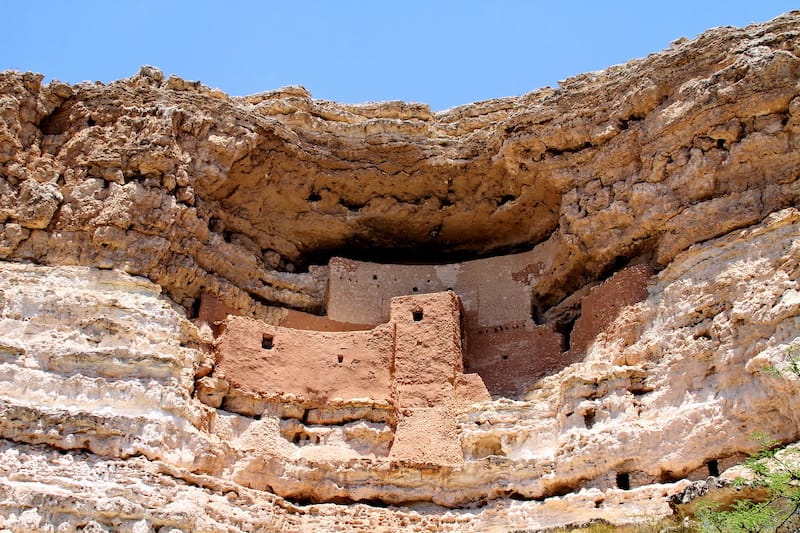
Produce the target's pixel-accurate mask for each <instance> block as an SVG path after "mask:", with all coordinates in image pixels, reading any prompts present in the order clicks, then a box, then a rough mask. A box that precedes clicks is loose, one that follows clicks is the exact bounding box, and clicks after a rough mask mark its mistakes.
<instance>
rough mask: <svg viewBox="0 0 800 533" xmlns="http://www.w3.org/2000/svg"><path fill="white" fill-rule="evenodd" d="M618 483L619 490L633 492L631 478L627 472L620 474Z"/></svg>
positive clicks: (618, 474) (617, 479)
mask: <svg viewBox="0 0 800 533" xmlns="http://www.w3.org/2000/svg"><path fill="white" fill-rule="evenodd" d="M616 481H617V488H618V489H622V490H631V476H630V474H628V473H627V472H618V473H617V478H616Z"/></svg>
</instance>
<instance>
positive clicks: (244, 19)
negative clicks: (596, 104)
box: [0, 0, 800, 110]
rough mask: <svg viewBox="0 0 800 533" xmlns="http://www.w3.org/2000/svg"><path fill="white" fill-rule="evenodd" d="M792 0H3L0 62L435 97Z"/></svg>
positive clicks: (376, 96) (638, 47)
mask: <svg viewBox="0 0 800 533" xmlns="http://www.w3.org/2000/svg"><path fill="white" fill-rule="evenodd" d="M793 8H795V9H796V8H800V6H798V5H797V3H796V2H788V1H780V0H774V1H773V0H750V1H739V0H728V1H716V0H693V1H684V0H674V1H666V2H649V1H647V0H638V1H636V2H629V1H617V2H612V1H606V2H602V1H600V0H596V1H581V0H573V1H569V2H559V1H554V0H549V1H542V2H540V1H533V0H531V1H522V0H519V1H502V0H494V1H482V2H479V1H461V2H458V1H451V0H444V1H438V2H437V1H435V0H428V1H417V0H405V1H402V2H400V1H397V2H389V1H381V0H372V1H363V2H356V1H348V0H341V1H333V0H331V1H308V2H303V1H292V0H283V1H281V2H270V1H261V2H257V1H250V2H245V1H239V0H228V1H226V2H220V1H216V2H213V1H204V0H197V1H194V2H177V1H175V2H169V1H167V0H138V1H130V2H122V1H114V0H108V1H104V2H101V1H97V0H95V1H88V0H86V1H81V0H73V1H66V0H62V1H45V0H42V1H38V2H35V1H31V0H17V1H15V2H12V1H6V2H4V3H3V4H2V11H3V18H4V24H3V31H2V32H0V70H3V69H8V68H13V69H17V70H33V71H36V72H41V73H42V74H44V75H45V76H46V78H47V79H48V80H49V79H59V80H62V81H66V82H70V83H77V82H80V81H83V80H91V81H94V80H100V81H104V82H108V81H112V80H115V79H120V78H125V77H129V76H131V75H133V74H135V73H136V72H137V71H138V69H139V66H140V65H143V64H151V65H155V66H157V67H159V68H161V69H162V70H163V71H164V73H165V74H167V75H169V74H172V73H174V74H177V75H179V76H181V77H183V78H186V79H191V80H200V81H202V82H203V83H205V84H206V85H209V86H211V87H217V88H220V89H222V90H223V91H225V92H227V93H228V94H231V95H245V94H252V93H256V92H260V91H265V90H270V89H275V88H278V87H282V86H285V85H303V86H305V87H306V88H307V89H308V90H309V91H311V93H312V95H313V96H314V97H316V98H323V99H329V100H338V101H341V102H353V103H355V102H364V101H379V100H406V101H415V102H425V103H428V104H430V106H431V108H432V109H434V110H440V109H444V108H447V107H451V106H455V105H460V104H465V103H469V102H473V101H477V100H485V99H488V98H496V97H502V96H511V95H518V94H524V93H526V92H529V91H532V90H534V89H537V88H539V87H543V86H546V85H549V86H555V85H556V84H557V83H558V80H560V79H564V78H566V77H568V76H571V75H575V74H580V73H581V72H586V71H590V70H599V69H602V68H605V67H607V66H609V65H613V64H617V63H623V62H625V61H627V60H628V59H631V58H635V57H643V56H646V55H647V54H649V53H651V52H655V51H658V50H662V49H664V48H666V47H668V46H669V43H670V42H671V41H673V40H675V39H677V38H679V37H682V36H685V37H690V38H691V37H694V36H696V35H697V34H698V33H701V32H702V31H703V30H705V29H708V28H711V27H715V26H726V25H734V26H744V25H747V24H749V23H751V22H761V21H766V20H769V19H771V18H774V17H775V16H777V15H779V14H781V13H784V12H787V11H789V10H791V9H793Z"/></svg>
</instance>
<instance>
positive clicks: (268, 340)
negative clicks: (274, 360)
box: [261, 333, 273, 350]
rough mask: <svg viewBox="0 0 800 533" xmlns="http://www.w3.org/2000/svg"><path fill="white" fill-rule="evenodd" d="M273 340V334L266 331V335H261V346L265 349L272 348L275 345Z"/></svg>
mask: <svg viewBox="0 0 800 533" xmlns="http://www.w3.org/2000/svg"><path fill="white" fill-rule="evenodd" d="M272 341H273V337H272V335H270V334H269V333H264V335H262V336H261V348H263V349H264V350H271V349H272V346H273V343H272Z"/></svg>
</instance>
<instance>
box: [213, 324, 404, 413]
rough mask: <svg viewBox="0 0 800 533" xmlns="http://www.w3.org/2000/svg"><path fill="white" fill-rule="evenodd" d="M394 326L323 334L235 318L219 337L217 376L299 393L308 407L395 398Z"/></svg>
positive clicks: (262, 390) (247, 387)
mask: <svg viewBox="0 0 800 533" xmlns="http://www.w3.org/2000/svg"><path fill="white" fill-rule="evenodd" d="M393 347H394V325H393V324H384V325H380V326H378V327H376V328H374V329H371V330H369V331H351V332H320V331H306V330H297V329H292V328H284V327H281V326H272V325H269V324H266V323H264V322H261V321H259V320H254V319H251V318H245V317H230V318H228V320H227V321H226V323H225V329H224V331H223V333H222V335H221V336H220V337H219V338H218V339H217V346H216V352H217V353H216V367H215V369H214V376H215V377H217V378H222V379H224V380H225V381H227V382H228V383H229V384H230V386H231V388H235V389H239V390H244V391H247V392H253V393H256V394H259V395H263V396H266V397H279V396H281V395H284V394H286V395H294V396H296V397H297V399H298V401H300V402H302V403H305V404H306V405H313V406H322V405H325V404H326V403H328V402H330V401H331V400H333V399H343V400H348V399H359V398H362V399H363V398H370V399H374V400H389V399H390V398H391V397H392V384H391V368H392V357H393V353H394V349H393Z"/></svg>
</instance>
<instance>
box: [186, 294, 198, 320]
mask: <svg viewBox="0 0 800 533" xmlns="http://www.w3.org/2000/svg"><path fill="white" fill-rule="evenodd" d="M199 316H200V297H199V296H198V297H197V298H195V299H194V300H192V305H191V306H189V309H187V310H186V318H188V319H189V320H194V319H195V318H197V317H199Z"/></svg>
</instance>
